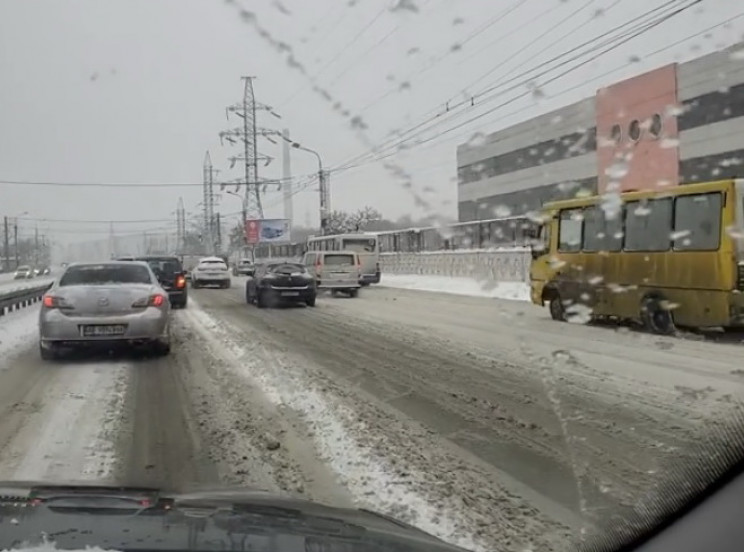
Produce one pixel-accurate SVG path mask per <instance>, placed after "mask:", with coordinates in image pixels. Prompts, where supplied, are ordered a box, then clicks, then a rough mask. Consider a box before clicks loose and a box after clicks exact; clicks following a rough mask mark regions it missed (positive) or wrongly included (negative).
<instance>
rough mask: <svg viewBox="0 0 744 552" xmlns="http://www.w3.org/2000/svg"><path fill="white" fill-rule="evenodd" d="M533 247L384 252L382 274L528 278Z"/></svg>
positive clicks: (506, 278)
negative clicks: (530, 248) (531, 248)
mask: <svg viewBox="0 0 744 552" xmlns="http://www.w3.org/2000/svg"><path fill="white" fill-rule="evenodd" d="M530 261H531V257H530V250H529V249H527V248H510V249H498V250H463V251H427V252H423V253H382V254H381V255H380V263H381V264H382V278H383V280H384V279H385V273H386V272H387V273H390V274H426V275H436V276H455V277H463V276H464V277H470V278H474V279H476V280H479V281H484V280H485V281H493V282H528V281H529V274H530Z"/></svg>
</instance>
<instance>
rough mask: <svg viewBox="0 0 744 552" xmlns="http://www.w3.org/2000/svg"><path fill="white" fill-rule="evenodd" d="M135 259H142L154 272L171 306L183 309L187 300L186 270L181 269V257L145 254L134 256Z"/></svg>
mask: <svg viewBox="0 0 744 552" xmlns="http://www.w3.org/2000/svg"><path fill="white" fill-rule="evenodd" d="M134 260H135V261H144V262H146V263H147V264H148V265H150V268H151V269H152V271H153V272H154V273H155V277H156V278H157V279H158V282H160V285H161V286H163V289H164V290H165V291H167V292H168V299H169V300H170V304H171V306H172V307H173V308H177V309H179V308H180V309H185V308H186V305H187V304H188V301H189V295H188V288H187V287H186V272H185V271H184V270H183V265H182V264H181V259H179V258H178V257H173V256H167V255H162V256H159V255H146V256H143V257H135V259H134Z"/></svg>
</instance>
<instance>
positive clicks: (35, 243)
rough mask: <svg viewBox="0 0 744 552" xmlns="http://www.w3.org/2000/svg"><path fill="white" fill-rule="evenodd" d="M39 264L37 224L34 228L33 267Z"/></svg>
mask: <svg viewBox="0 0 744 552" xmlns="http://www.w3.org/2000/svg"><path fill="white" fill-rule="evenodd" d="M38 266H39V225H38V224H37V225H36V228H35V229H34V267H38Z"/></svg>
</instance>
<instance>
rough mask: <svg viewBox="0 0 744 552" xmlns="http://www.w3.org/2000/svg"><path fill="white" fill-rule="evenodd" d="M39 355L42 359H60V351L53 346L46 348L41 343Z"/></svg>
mask: <svg viewBox="0 0 744 552" xmlns="http://www.w3.org/2000/svg"><path fill="white" fill-rule="evenodd" d="M39 356H40V357H41V360H57V359H59V352H58V351H56V350H55V349H52V348H44V347H42V346H41V343H39Z"/></svg>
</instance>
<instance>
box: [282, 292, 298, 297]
mask: <svg viewBox="0 0 744 552" xmlns="http://www.w3.org/2000/svg"><path fill="white" fill-rule="evenodd" d="M299 294H300V292H299V291H282V297H297V296H298V295H299Z"/></svg>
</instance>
